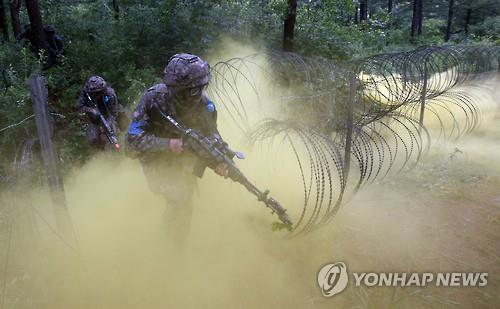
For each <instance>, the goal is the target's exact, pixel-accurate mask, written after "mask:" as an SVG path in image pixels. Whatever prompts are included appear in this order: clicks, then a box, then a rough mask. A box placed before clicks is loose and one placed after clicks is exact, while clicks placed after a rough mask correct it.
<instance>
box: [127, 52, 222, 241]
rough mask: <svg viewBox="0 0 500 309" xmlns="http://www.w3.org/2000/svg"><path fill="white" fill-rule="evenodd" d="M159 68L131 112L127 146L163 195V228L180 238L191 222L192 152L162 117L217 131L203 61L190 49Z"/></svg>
mask: <svg viewBox="0 0 500 309" xmlns="http://www.w3.org/2000/svg"><path fill="white" fill-rule="evenodd" d="M163 73H164V75H163V82H162V83H160V84H157V85H155V86H153V87H151V88H149V89H148V90H147V91H146V92H145V93H144V94H143V95H142V98H141V99H140V101H139V104H138V105H137V107H136V109H135V111H134V113H133V115H132V122H131V124H130V127H129V130H128V134H127V138H126V140H127V143H128V144H127V145H128V147H127V149H129V150H130V151H131V152H132V153H133V155H135V156H138V157H139V159H140V161H141V163H142V166H143V171H144V173H145V175H146V178H147V180H148V183H149V186H150V188H151V190H152V191H153V192H154V193H156V194H160V195H162V196H163V197H164V198H165V200H166V202H167V210H166V212H165V217H166V220H167V228H168V231H169V233H170V234H173V236H174V237H176V236H180V238H183V237H185V236H186V235H187V231H189V225H190V222H191V213H192V205H191V200H192V196H193V192H194V190H195V187H196V177H195V176H194V175H193V168H194V166H195V163H196V158H195V157H194V155H193V154H192V153H190V152H189V151H185V149H184V148H183V142H182V139H181V138H180V136H179V135H178V133H177V132H176V131H175V129H174V128H172V127H171V125H170V124H169V123H168V122H167V121H166V120H165V119H164V118H163V117H164V115H170V116H172V117H173V118H175V119H176V120H177V121H179V122H181V123H183V124H184V125H186V126H188V127H190V128H191V129H193V130H196V131H198V132H200V133H201V134H203V135H205V136H214V135H215V136H217V137H218V138H220V135H219V132H218V131H217V111H216V109H215V105H214V103H213V102H212V101H211V100H210V99H209V98H208V97H207V96H206V93H205V89H206V87H207V85H208V82H209V81H210V67H209V65H208V63H207V62H205V61H204V60H202V59H201V58H199V57H198V56H195V55H191V54H176V55H174V56H172V57H171V58H170V59H169V61H168V64H167V66H166V67H165V70H164V72H163ZM215 171H216V173H218V174H219V175H222V176H227V172H228V171H227V166H225V165H224V164H220V165H219V166H217V168H216V170H215Z"/></svg>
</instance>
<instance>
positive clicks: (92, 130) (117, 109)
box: [80, 75, 126, 150]
mask: <svg viewBox="0 0 500 309" xmlns="http://www.w3.org/2000/svg"><path fill="white" fill-rule="evenodd" d="M80 110H81V111H82V112H84V113H85V114H86V115H87V123H88V127H87V139H88V142H89V144H90V145H92V146H93V147H95V148H97V149H100V150H104V149H105V148H106V147H107V145H109V141H108V139H107V137H106V135H105V131H104V127H103V124H102V123H101V122H100V120H99V115H102V116H104V118H105V119H106V121H107V122H108V123H109V125H110V126H111V128H112V129H113V131H114V133H115V135H116V136H118V133H119V132H120V128H121V129H123V128H124V125H123V122H124V121H125V119H124V118H126V117H125V115H124V110H123V107H122V105H121V104H120V103H119V102H118V98H117V97H116V94H115V91H114V89H113V88H111V87H109V86H108V85H107V83H106V81H105V80H104V79H103V78H102V77H100V76H97V75H96V76H92V77H90V78H89V79H88V80H87V82H86V84H85V87H84V89H83V90H82V93H81V95H80Z"/></svg>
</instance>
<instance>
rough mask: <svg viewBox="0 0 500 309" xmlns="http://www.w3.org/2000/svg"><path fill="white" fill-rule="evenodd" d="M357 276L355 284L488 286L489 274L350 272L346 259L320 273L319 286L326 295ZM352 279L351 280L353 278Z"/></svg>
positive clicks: (323, 269)
mask: <svg viewBox="0 0 500 309" xmlns="http://www.w3.org/2000/svg"><path fill="white" fill-rule="evenodd" d="M350 275H351V276H352V277H351V279H354V284H355V286H356V287H359V286H366V287H376V286H379V287H425V286H431V285H432V286H437V287H484V286H486V285H488V273H483V272H470V273H465V272H448V273H441V272H440V273H431V272H425V273H417V272H414V273H400V272H394V273H391V272H381V273H376V272H353V273H352V274H350V273H349V272H348V270H347V265H346V264H345V263H344V262H337V263H330V264H326V265H325V266H323V267H322V268H321V269H320V270H319V272H318V285H319V287H320V289H321V293H322V294H323V296H325V297H332V296H334V295H336V294H339V293H340V292H342V291H343V290H344V289H345V288H346V287H347V284H348V282H349V279H350V278H349V277H350ZM351 281H352V280H351Z"/></svg>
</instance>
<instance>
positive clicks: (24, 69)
mask: <svg viewBox="0 0 500 309" xmlns="http://www.w3.org/2000/svg"><path fill="white" fill-rule="evenodd" d="M117 3H118V4H119V6H120V7H119V13H118V14H117V12H115V11H114V9H113V6H112V3H111V1H106V0H98V1H77V2H74V1H71V2H68V1H62V0H47V1H43V2H42V1H40V4H41V6H42V10H43V12H42V15H43V18H44V23H45V24H46V25H52V26H55V28H56V29H57V31H58V32H59V33H60V34H61V35H62V37H63V39H64V44H65V56H64V59H63V60H62V63H61V64H60V65H59V66H56V67H53V68H51V69H49V70H46V71H44V72H43V74H44V75H45V77H46V80H47V83H48V86H49V93H50V97H49V101H50V105H51V109H52V111H53V112H56V113H59V114H62V115H64V116H65V118H64V119H60V118H57V121H56V122H55V126H56V130H55V132H56V135H55V136H56V141H57V142H58V144H59V145H58V146H59V152H60V155H61V158H62V160H63V161H64V162H65V163H68V164H69V163H70V162H71V164H75V163H77V162H83V161H84V160H85V159H86V158H87V157H88V155H89V154H90V153H91V151H90V149H89V148H88V146H87V144H86V141H85V130H84V123H83V122H82V120H81V117H79V115H78V114H77V98H78V94H79V91H80V89H81V87H82V86H83V84H84V82H85V80H86V79H87V78H88V77H89V76H91V75H94V74H98V75H101V76H103V77H104V78H105V79H106V80H107V81H108V82H109V83H110V84H111V85H112V86H113V87H114V88H115V89H116V90H117V93H118V97H119V99H120V101H121V102H122V104H124V105H125V106H128V108H129V109H132V108H133V106H134V104H135V103H136V102H137V100H138V98H139V97H140V95H141V93H142V92H143V91H144V90H145V89H147V88H148V87H149V86H150V85H152V84H153V83H155V82H157V81H158V80H159V79H160V78H161V73H162V70H163V67H164V65H165V63H166V61H167V59H168V58H169V57H170V56H171V55H172V54H174V53H177V52H182V51H188V52H192V53H196V54H200V55H202V56H204V55H206V54H208V53H209V52H210V51H212V50H214V49H215V48H216V47H217V43H218V42H220V41H221V40H222V39H224V38H226V37H231V38H232V39H234V40H237V41H240V42H243V43H252V44H256V43H257V44H259V45H262V46H263V47H267V48H271V49H280V48H281V45H282V37H283V20H284V19H285V18H286V15H287V14H288V1H286V0H271V1H264V0H256V1H246V0H236V1H224V0H211V1H201V0H180V1H173V0H162V1H153V0H147V1H136V0H122V1H117ZM456 3H457V4H456V6H455V18H454V20H453V22H454V24H453V32H454V35H453V36H452V40H454V41H456V42H460V41H463V40H477V41H484V40H490V41H495V40H496V41H498V40H499V33H500V20H499V17H498V13H499V6H500V5H499V3H498V2H497V1H494V0H477V1H474V2H471V3H469V2H466V1H458V0H457V1H456ZM356 6H357V1H352V0H322V1H319V0H314V1H313V0H310V1H298V7H297V21H296V27H295V38H294V45H295V49H296V51H297V52H299V53H302V54H306V55H311V56H323V57H325V58H330V59H339V60H346V59H351V58H353V57H362V56H366V55H370V54H375V53H380V52H383V51H393V50H395V49H409V48H414V47H415V46H416V45H421V44H441V43H443V37H444V29H445V26H446V20H447V10H448V7H447V1H446V2H443V1H438V0H429V1H425V3H424V15H425V18H424V25H423V35H422V36H420V37H418V38H416V39H414V40H411V39H410V36H409V33H410V29H409V27H410V22H411V15H412V6H411V1H409V0H406V1H394V7H393V11H392V14H389V13H388V12H387V1H385V0H373V1H369V19H368V20H367V21H364V22H363V23H356V20H355V15H356ZM469 11H470V12H472V13H469V21H468V22H469V25H468V33H467V34H465V32H464V31H463V28H464V26H465V25H464V22H465V19H466V18H465V17H466V16H467V14H468V13H467V12H469ZM21 20H22V23H23V24H27V23H28V18H27V15H26V10H25V9H23V10H22V11H21ZM40 63H41V61H40V56H38V55H34V54H33V53H32V52H31V51H30V50H29V49H28V48H23V47H22V46H21V45H20V44H14V43H3V44H2V49H0V71H1V75H2V76H1V78H0V91H1V92H2V96H0V108H1V109H2V112H1V113H0V129H2V128H4V127H6V126H8V125H11V124H13V123H17V122H19V121H20V120H22V119H24V118H26V117H28V116H30V115H31V114H32V111H31V101H30V98H29V93H28V90H27V80H28V79H29V77H30V76H31V75H32V74H34V73H39V72H41V65H40ZM35 132H36V130H35V129H34V121H33V120H32V119H31V120H28V121H26V122H25V123H24V124H23V125H21V126H18V127H14V128H11V129H9V130H7V131H4V132H0V156H1V157H2V160H3V161H4V162H11V161H12V158H13V156H14V155H15V152H16V149H17V148H18V146H19V143H21V142H22V141H23V140H25V139H27V138H30V137H34V136H35Z"/></svg>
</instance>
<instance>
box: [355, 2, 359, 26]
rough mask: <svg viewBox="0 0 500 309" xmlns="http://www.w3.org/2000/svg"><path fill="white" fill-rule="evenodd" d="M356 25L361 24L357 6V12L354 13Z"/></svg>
mask: <svg viewBox="0 0 500 309" xmlns="http://www.w3.org/2000/svg"><path fill="white" fill-rule="evenodd" d="M354 23H355V24H358V23H359V6H356V11H355V13H354Z"/></svg>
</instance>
